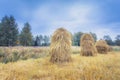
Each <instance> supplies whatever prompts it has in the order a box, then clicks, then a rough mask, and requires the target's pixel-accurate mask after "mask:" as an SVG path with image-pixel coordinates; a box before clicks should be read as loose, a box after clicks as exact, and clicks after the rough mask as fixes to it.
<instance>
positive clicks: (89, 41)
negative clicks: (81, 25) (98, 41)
mask: <svg viewBox="0 0 120 80" xmlns="http://www.w3.org/2000/svg"><path fill="white" fill-rule="evenodd" d="M80 43H81V55H82V56H95V55H97V49H96V47H95V41H94V39H93V37H92V35H90V34H83V35H82V37H81V40H80Z"/></svg>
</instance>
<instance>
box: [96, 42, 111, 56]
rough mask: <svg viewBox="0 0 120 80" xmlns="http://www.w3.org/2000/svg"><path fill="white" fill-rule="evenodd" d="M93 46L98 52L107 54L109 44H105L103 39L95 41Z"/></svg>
mask: <svg viewBox="0 0 120 80" xmlns="http://www.w3.org/2000/svg"><path fill="white" fill-rule="evenodd" d="M95 46H96V48H97V51H98V53H102V54H107V52H108V50H109V45H108V44H107V42H106V41H105V40H99V41H97V42H96V44H95Z"/></svg>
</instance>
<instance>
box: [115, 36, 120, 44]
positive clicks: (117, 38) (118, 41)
mask: <svg viewBox="0 0 120 80" xmlns="http://www.w3.org/2000/svg"><path fill="white" fill-rule="evenodd" d="M115 44H116V45H117V46H120V35H117V36H116V38H115Z"/></svg>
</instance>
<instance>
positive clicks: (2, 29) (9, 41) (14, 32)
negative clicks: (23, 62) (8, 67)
mask: <svg viewBox="0 0 120 80" xmlns="http://www.w3.org/2000/svg"><path fill="white" fill-rule="evenodd" d="M18 34H19V32H18V27H17V23H16V22H15V19H14V17H13V16H10V17H8V16H5V17H3V18H2V20H1V25H0V37H1V38H0V45H1V46H15V45H16V42H17V40H18Z"/></svg>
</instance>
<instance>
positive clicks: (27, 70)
mask: <svg viewBox="0 0 120 80" xmlns="http://www.w3.org/2000/svg"><path fill="white" fill-rule="evenodd" d="M77 49H78V48H77ZM75 51H76V50H75V48H74V51H73V54H71V56H72V62H70V63H63V64H53V63H50V62H49V59H50V56H46V57H41V58H37V59H27V60H19V61H17V62H9V63H7V64H4V63H0V80H120V76H119V75H120V52H119V51H112V52H109V53H108V54H98V55H97V56H94V57H83V56H80V54H79V51H78V52H75Z"/></svg>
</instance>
